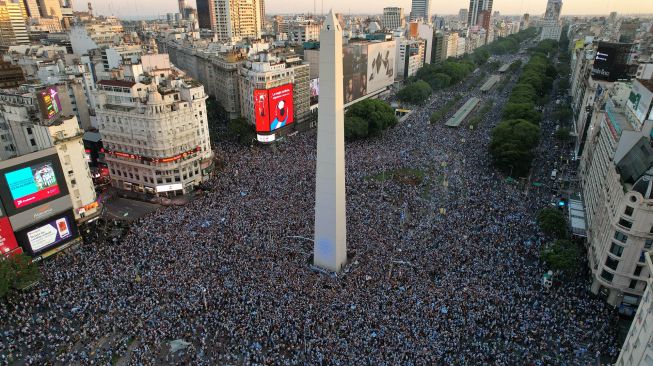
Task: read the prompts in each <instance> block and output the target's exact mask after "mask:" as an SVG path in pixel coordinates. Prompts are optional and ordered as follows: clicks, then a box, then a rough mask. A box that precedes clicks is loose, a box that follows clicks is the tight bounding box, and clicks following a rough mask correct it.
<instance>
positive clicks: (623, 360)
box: [615, 253, 653, 366]
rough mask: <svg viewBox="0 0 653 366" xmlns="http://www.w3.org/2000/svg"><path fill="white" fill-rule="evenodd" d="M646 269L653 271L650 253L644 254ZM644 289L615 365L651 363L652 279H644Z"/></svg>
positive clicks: (652, 363)
mask: <svg viewBox="0 0 653 366" xmlns="http://www.w3.org/2000/svg"><path fill="white" fill-rule="evenodd" d="M644 258H645V260H646V270H647V271H648V273H653V262H652V261H651V253H646V255H644ZM646 284H647V286H646V290H645V291H644V295H642V300H641V302H640V304H639V308H638V309H637V313H636V314H635V319H633V322H632V323H631V324H630V330H629V331H628V334H627V335H626V340H625V341H624V344H623V346H622V347H621V352H620V353H619V358H618V359H617V363H616V364H615V365H616V366H637V365H653V327H651V324H653V293H652V292H653V286H652V284H653V280H652V279H651V277H648V278H647V279H646Z"/></svg>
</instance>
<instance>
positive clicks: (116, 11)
mask: <svg viewBox="0 0 653 366" xmlns="http://www.w3.org/2000/svg"><path fill="white" fill-rule="evenodd" d="M88 1H91V2H92V3H93V9H94V13H95V14H97V15H115V16H117V17H124V18H133V17H143V18H152V17H156V16H160V15H165V14H166V13H174V12H177V9H178V5H177V0H88ZM314 1H315V7H316V10H317V13H318V14H319V13H321V12H322V8H324V11H325V12H326V11H328V10H329V9H330V8H333V10H334V11H335V12H339V13H344V14H348V13H352V14H380V13H381V12H382V11H383V8H384V7H386V6H399V7H403V8H404V12H405V13H406V14H408V13H409V12H410V4H411V0H357V1H352V0H314ZM86 3H87V1H82V0H77V1H75V2H74V4H75V9H76V10H86ZM187 3H188V4H189V5H190V6H193V7H195V0H187ZM313 4H314V2H313V1H311V0H266V2H265V8H266V13H267V14H268V15H271V14H284V13H286V14H288V13H312V12H313ZM467 7H469V0H447V1H443V0H431V13H432V14H457V13H458V10H459V9H461V8H467ZM545 8H546V0H494V5H493V10H495V11H499V12H501V13H502V14H505V15H514V14H523V13H530V14H533V15H541V14H543V13H544V9H545ZM611 11H616V12H618V13H621V14H633V13H634V14H643V13H646V14H653V0H563V6H562V14H563V15H565V14H573V15H576V14H592V15H603V14H604V15H607V14H609V13H610V12H611Z"/></svg>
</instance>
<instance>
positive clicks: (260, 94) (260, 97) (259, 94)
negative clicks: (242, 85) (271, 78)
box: [254, 89, 270, 132]
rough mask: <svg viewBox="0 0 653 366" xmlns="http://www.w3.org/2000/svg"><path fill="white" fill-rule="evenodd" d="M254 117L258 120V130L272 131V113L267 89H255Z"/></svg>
mask: <svg viewBox="0 0 653 366" xmlns="http://www.w3.org/2000/svg"><path fill="white" fill-rule="evenodd" d="M254 118H255V120H256V131H259V132H263V131H270V113H269V106H268V91H267V90H260V89H256V90H254Z"/></svg>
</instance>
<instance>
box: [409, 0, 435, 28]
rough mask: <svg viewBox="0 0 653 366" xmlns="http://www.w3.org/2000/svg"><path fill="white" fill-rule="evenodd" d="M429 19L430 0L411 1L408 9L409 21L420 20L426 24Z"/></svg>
mask: <svg viewBox="0 0 653 366" xmlns="http://www.w3.org/2000/svg"><path fill="white" fill-rule="evenodd" d="M430 19H431V0H413V3H412V6H411V7H410V21H411V22H415V21H418V20H422V21H423V22H425V23H428V22H429V21H430Z"/></svg>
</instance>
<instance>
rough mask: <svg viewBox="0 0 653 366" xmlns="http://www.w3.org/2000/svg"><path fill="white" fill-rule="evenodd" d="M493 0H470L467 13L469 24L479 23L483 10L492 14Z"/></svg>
mask: <svg viewBox="0 0 653 366" xmlns="http://www.w3.org/2000/svg"><path fill="white" fill-rule="evenodd" d="M492 3H493V0H469V11H468V13H467V26H468V27H473V26H475V25H479V19H480V18H481V12H483V11H488V12H489V14H492Z"/></svg>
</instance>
